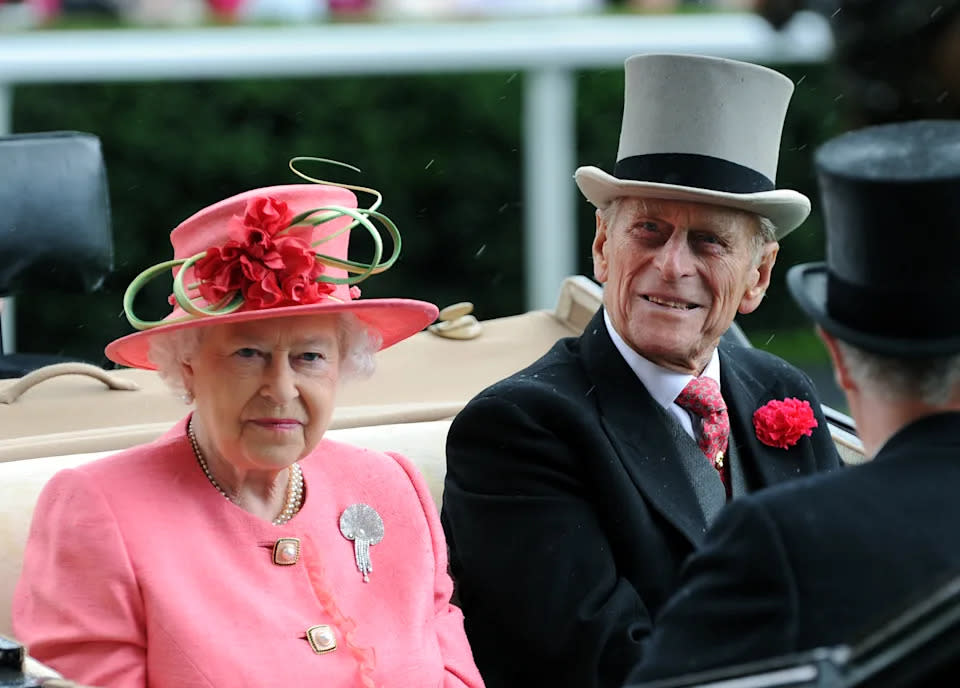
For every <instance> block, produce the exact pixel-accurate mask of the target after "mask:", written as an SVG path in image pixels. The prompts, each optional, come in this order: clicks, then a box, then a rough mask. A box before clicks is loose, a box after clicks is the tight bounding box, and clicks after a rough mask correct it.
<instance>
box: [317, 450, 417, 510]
mask: <svg viewBox="0 0 960 688" xmlns="http://www.w3.org/2000/svg"><path fill="white" fill-rule="evenodd" d="M301 465H302V466H303V468H304V470H305V471H306V472H307V474H308V477H309V474H310V473H322V474H323V475H324V477H325V478H326V479H327V480H331V481H333V482H334V483H338V484H340V485H342V486H344V487H346V488H349V489H351V490H356V489H361V490H369V489H372V490H374V491H375V492H377V493H378V494H381V495H388V494H391V493H392V494H394V495H395V496H396V497H397V498H403V496H404V495H407V496H409V495H410V488H413V490H415V491H416V492H418V493H419V492H427V491H429V485H428V483H427V481H426V479H425V478H424V474H423V470H422V469H421V467H420V466H418V465H417V463H416V462H415V461H413V460H411V459H410V458H408V457H406V456H404V455H403V454H401V453H398V452H393V451H378V450H375V449H369V448H367V447H363V446H359V445H357V444H350V443H347V442H342V441H340V440H335V439H330V438H324V439H323V440H321V442H320V444H319V445H317V448H316V449H314V450H313V451H312V452H311V453H310V454H309V455H308V456H307V457H306V458H304V459H303V460H302V461H301Z"/></svg>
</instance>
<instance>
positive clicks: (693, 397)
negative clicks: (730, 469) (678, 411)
mask: <svg viewBox="0 0 960 688" xmlns="http://www.w3.org/2000/svg"><path fill="white" fill-rule="evenodd" d="M676 404H677V406H679V407H680V408H683V409H686V410H687V411H690V412H691V413H692V414H694V415H695V416H697V417H698V418H700V420H701V424H702V425H701V433H700V440H699V442H698V443H699V445H700V449H701V450H702V451H703V453H704V455H706V457H707V458H708V459H710V461H711V463H713V465H714V467H715V468H716V469H717V470H718V471H720V478H721V479H722V480H723V482H724V484H726V483H727V479H726V471H725V467H724V461H723V457H724V455H725V454H726V452H727V442H728V440H729V437H730V419H729V418H728V417H727V405H726V404H725V403H724V402H723V397H722V396H720V385H719V384H717V381H716V380H714V379H713V378H709V377H705V376H704V377H695V378H693V379H692V380H690V382H688V383H687V386H686V387H684V388H683V391H682V392H680V394H679V396H677V399H676Z"/></svg>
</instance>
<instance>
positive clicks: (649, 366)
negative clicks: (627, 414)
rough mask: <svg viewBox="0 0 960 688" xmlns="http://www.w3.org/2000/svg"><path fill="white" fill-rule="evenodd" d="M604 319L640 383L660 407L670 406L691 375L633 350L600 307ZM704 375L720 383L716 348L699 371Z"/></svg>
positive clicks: (611, 335)
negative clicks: (667, 366)
mask: <svg viewBox="0 0 960 688" xmlns="http://www.w3.org/2000/svg"><path fill="white" fill-rule="evenodd" d="M603 322H604V324H606V326H607V332H609V333H610V339H612V340H613V345H614V346H615V347H617V351H619V352H620V355H621V356H623V360H625V361H626V362H627V365H628V366H630V369H631V370H632V371H633V372H634V373H635V374H636V376H637V377H638V378H640V382H642V383H643V386H644V387H646V388H647V391H648V392H650V396H652V397H653V398H654V399H655V400H656V402H657V403H658V404H660V406H662V407H663V408H667V407H669V406H670V405H671V404H672V403H673V402H674V400H675V399H676V398H677V395H678V394H680V392H682V391H683V388H684V387H686V386H687V383H688V382H690V380H692V379H693V378H694V376H693V375H688V374H686V373H678V372H676V371H675V370H670V369H669V368H664V367H663V366H659V365H657V364H656V363H653V362H652V361H650V360H648V359H646V358H644V357H643V356H641V355H640V354H638V353H637V352H636V351H634V350H633V349H632V348H631V347H630V345H629V344H627V343H626V342H625V341H624V340H623V337H621V336H620V333H618V332H617V330H616V329H615V328H614V327H613V323H612V322H610V316H609V315H608V314H607V310H606V309H604V310H603ZM703 376H705V377H709V378H712V379H713V380H714V381H715V382H716V383H717V384H718V385H719V384H720V355H719V354H718V353H717V350H716V349H714V350H713V354H712V355H711V356H710V361H709V362H708V363H707V367H706V368H705V369H704V371H703V372H702V373H701V377H703Z"/></svg>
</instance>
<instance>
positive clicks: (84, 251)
mask: <svg viewBox="0 0 960 688" xmlns="http://www.w3.org/2000/svg"><path fill="white" fill-rule="evenodd" d="M112 267H113V240H112V237H111V232H110V199H109V194H108V191H107V174H106V167H105V165H104V162H103V154H102V152H101V149H100V139H99V138H97V137H96V136H95V135H93V134H86V133H81V132H69V131H63V132H48V133H36V134H14V135H11V136H4V137H0V296H2V295H5V294H15V293H16V292H18V291H21V290H22V289H24V288H29V287H30V286H32V285H43V286H44V287H48V288H53V289H63V290H69V291H77V290H84V291H92V290H94V289H96V288H98V287H99V286H100V284H101V283H102V282H103V280H104V278H105V277H106V276H107V274H108V273H109V272H110V270H111V269H112Z"/></svg>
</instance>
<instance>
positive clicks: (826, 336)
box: [817, 327, 857, 392]
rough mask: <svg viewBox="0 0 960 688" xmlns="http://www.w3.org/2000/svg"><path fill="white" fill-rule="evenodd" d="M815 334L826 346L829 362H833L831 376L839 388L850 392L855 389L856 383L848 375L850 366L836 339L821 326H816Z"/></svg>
mask: <svg viewBox="0 0 960 688" xmlns="http://www.w3.org/2000/svg"><path fill="white" fill-rule="evenodd" d="M817 335H818V336H819V337H820V339H822V340H823V344H824V346H826V347H827V352H828V353H829V354H830V362H831V363H832V364H833V377H834V378H835V379H836V381H837V385H839V387H840V389H842V390H843V391H844V392H852V391H856V390H857V383H856V382H855V381H854V379H853V376H851V375H850V367H849V366H848V365H847V361H846V359H845V358H844V356H843V351H842V350H841V349H840V347H839V346H837V340H836V339H834V338H833V336H832V335H831V334H830V333H829V332H825V331H824V330H823V329H822V328H820V327H818V328H817Z"/></svg>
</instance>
